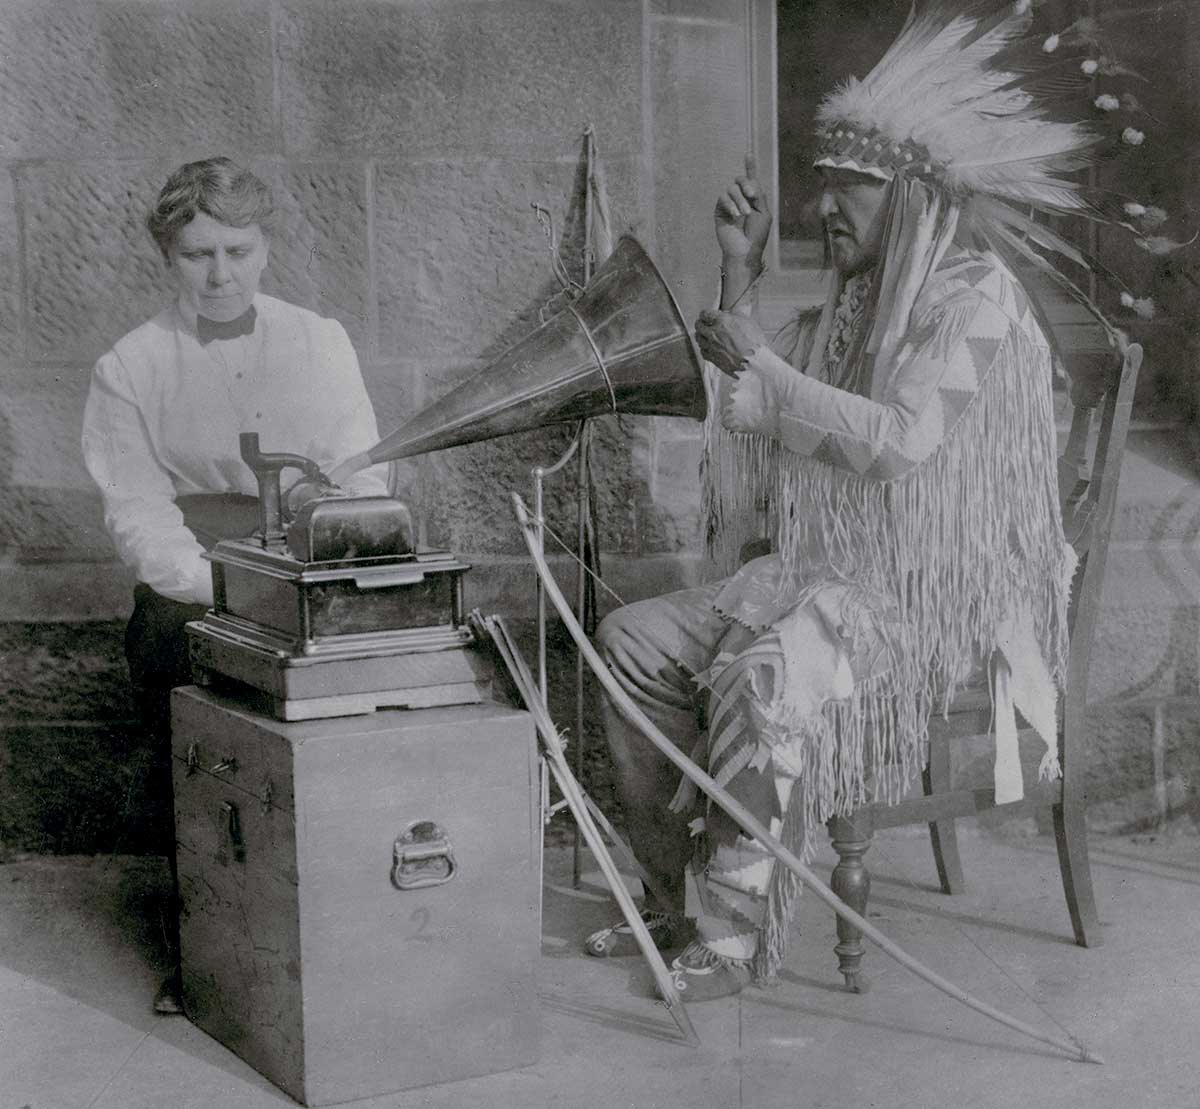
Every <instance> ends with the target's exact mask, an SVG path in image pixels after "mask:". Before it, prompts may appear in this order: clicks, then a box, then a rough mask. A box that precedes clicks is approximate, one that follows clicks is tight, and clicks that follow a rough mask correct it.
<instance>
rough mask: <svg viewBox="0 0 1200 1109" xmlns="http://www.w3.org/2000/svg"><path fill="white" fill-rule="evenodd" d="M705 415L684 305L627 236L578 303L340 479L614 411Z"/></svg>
mask: <svg viewBox="0 0 1200 1109" xmlns="http://www.w3.org/2000/svg"><path fill="white" fill-rule="evenodd" d="M705 411H706V401H705V393H704V377H703V370H702V362H701V359H700V352H699V351H698V350H697V349H696V344H695V341H694V340H693V339H692V336H691V332H690V331H689V330H688V328H687V325H686V324H685V323H684V320H683V316H682V314H681V313H680V311H679V305H678V304H676V303H675V298H674V297H673V296H672V295H671V290H670V289H669V288H668V287H667V284H666V282H665V281H664V280H663V278H662V275H661V274H660V273H659V272H658V270H657V269H656V268H655V266H654V263H653V262H651V261H650V258H649V256H648V255H647V254H646V252H645V251H644V250H643V249H642V247H641V245H640V244H639V243H638V241H637V240H636V239H634V238H632V237H631V236H628V235H626V236H623V237H622V238H621V240H620V241H619V243H618V244H617V248H616V249H615V250H614V251H613V253H612V254H611V255H610V256H609V257H608V258H607V259H606V260H605V262H604V263H603V264H602V265H601V266H600V267H599V268H598V269H597V270H596V273H595V274H594V276H593V277H592V279H591V281H589V282H588V284H587V288H585V289H584V290H583V292H582V293H581V294H580V295H579V297H578V298H577V299H576V300H574V301H572V302H571V303H570V304H569V305H567V307H566V308H564V309H563V310H562V311H561V312H559V313H558V314H557V315H556V316H554V318H553V319H550V320H548V321H547V322H546V323H544V324H542V326H541V327H539V328H538V329H537V330H536V331H534V332H533V333H532V334H530V335H528V336H526V338H524V339H523V340H521V342H519V343H517V345H516V346H513V347H510V348H509V349H508V350H507V351H506V352H505V353H504V354H502V355H501V356H500V357H499V358H497V359H496V361H494V362H493V363H492V364H491V365H490V366H488V367H487V369H485V370H483V371H482V372H481V373H479V374H477V375H476V376H475V377H473V378H472V379H471V380H470V381H468V382H466V383H465V384H463V385H461V386H459V388H458V389H456V390H455V391H453V392H452V393H450V394H448V395H447V396H445V397H443V398H442V399H441V400H439V401H437V402H436V403H435V404H433V405H431V406H430V407H429V408H426V409H425V410H424V411H423V412H421V413H420V414H418V415H417V416H415V417H414V418H413V419H412V420H410V421H409V422H408V423H407V424H405V425H404V426H403V427H401V428H399V429H398V430H396V431H393V432H392V433H391V434H390V435H388V436H386V437H385V438H383V439H381V440H380V441H379V442H378V443H377V444H376V445H375V446H374V447H372V448H371V449H370V450H369V451H367V452H366V453H365V454H361V455H356V456H355V457H354V458H351V459H348V460H347V461H346V462H344V463H342V465H341V466H339V467H338V468H337V469H336V470H334V471H333V474H332V478H333V480H334V481H339V480H343V479H344V478H346V477H348V476H349V475H350V474H352V473H354V472H355V471H357V470H360V469H362V468H364V467H365V466H369V465H373V464H374V463H377V462H390V461H391V460H393V459H397V458H408V457H410V456H412V455H415V454H424V453H425V452H427V451H436V450H442V449H444V448H445V447H456V446H459V445H461V444H463V443H475V442H478V441H480V440H482V439H493V438H495V437H496V436H499V435H509V434H511V433H512V432H515V431H529V430H532V429H533V428H538V427H543V426H545V425H546V424H554V423H562V422H570V421H575V420H582V419H586V418H587V417H589V416H600V415H604V414H605V413H609V412H626V413H629V414H631V415H639V414H640V415H650V416H691V417H692V418H693V419H697V420H702V419H704V415H705Z"/></svg>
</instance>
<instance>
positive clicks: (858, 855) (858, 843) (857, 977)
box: [829, 812, 874, 993]
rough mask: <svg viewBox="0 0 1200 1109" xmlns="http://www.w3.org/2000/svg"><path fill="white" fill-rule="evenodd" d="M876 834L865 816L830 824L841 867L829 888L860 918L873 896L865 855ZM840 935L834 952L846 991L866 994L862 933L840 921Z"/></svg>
mask: <svg viewBox="0 0 1200 1109" xmlns="http://www.w3.org/2000/svg"><path fill="white" fill-rule="evenodd" d="M873 831H874V828H873V825H872V821H871V818H870V816H869V815H868V814H867V813H866V812H859V813H855V814H854V815H853V816H851V817H841V816H835V817H834V818H833V819H832V820H831V821H830V822H829V836H830V839H831V840H832V841H833V849H834V850H835V851H836V852H837V854H838V864H837V866H835V867H834V868H833V877H832V878H831V880H830V883H829V884H830V887H831V888H832V889H833V892H834V893H836V894H837V895H838V897H840V898H841V899H842V900H843V901H845V902H846V904H847V905H849V906H850V908H852V909H854V910H855V912H857V913H858V914H859V915H860V916H866V915H867V897H868V896H869V894H870V892H871V876H870V874H868V873H867V868H866V867H865V866H864V865H863V855H865V854H866V853H867V848H868V847H870V846H871V835H872V833H873ZM837 935H838V942H837V945H836V946H835V947H834V949H833V950H834V953H835V954H836V955H837V957H838V970H839V971H840V972H841V974H842V977H843V978H845V980H846V989H848V990H849V991H850V992H851V993H866V992H867V989H868V987H869V983H868V982H867V980H866V978H865V977H864V976H863V973H862V969H861V964H862V958H863V954H864V953H865V951H866V948H865V947H864V945H863V938H862V932H861V931H860V930H859V929H857V928H855V927H854V926H853V925H852V924H848V923H847V922H846V921H844V920H843V919H842V918H841V917H838V919H837Z"/></svg>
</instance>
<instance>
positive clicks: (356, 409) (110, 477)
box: [83, 158, 387, 1013]
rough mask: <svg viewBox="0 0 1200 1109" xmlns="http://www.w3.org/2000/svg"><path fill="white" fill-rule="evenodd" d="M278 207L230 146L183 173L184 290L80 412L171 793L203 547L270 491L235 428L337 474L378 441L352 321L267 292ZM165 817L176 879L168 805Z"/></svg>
mask: <svg viewBox="0 0 1200 1109" xmlns="http://www.w3.org/2000/svg"><path fill="white" fill-rule="evenodd" d="M273 216H274V205H273V203H272V199H271V194H270V190H269V189H268V188H267V186H266V185H265V184H263V182H262V181H260V180H259V179H258V178H257V177H256V176H254V174H252V173H250V172H249V171H248V170H246V169H243V168H242V167H240V166H238V165H236V164H235V163H233V162H232V161H230V160H229V159H228V158H209V159H206V160H204V161H199V162H191V163H188V164H187V165H184V166H181V167H180V168H179V169H177V170H176V171H175V172H174V173H172V174H171V176H170V177H169V178H168V180H167V183H166V184H165V185H164V186H163V189H162V192H161V193H160V194H159V197H158V203H157V204H156V205H155V207H154V210H153V211H152V212H151V213H150V215H149V217H148V218H147V226H148V228H149V230H150V234H151V235H152V236H153V238H154V241H155V243H156V244H157V245H158V248H159V250H160V251H161V252H162V256H163V259H164V261H165V263H166V270H167V276H168V278H169V280H170V283H171V285H172V287H173V291H174V293H175V296H174V299H173V301H172V303H171V304H170V305H169V306H168V307H166V308H165V309H164V310H163V311H162V312H160V313H159V314H158V315H157V316H155V317H154V318H153V319H151V320H149V321H148V322H147V323H144V324H142V326H141V327H138V328H135V329H134V330H133V331H131V332H130V333H129V334H128V335H126V336H125V337H124V338H122V339H120V340H119V341H118V342H117V343H116V344H115V345H114V346H113V349H112V350H110V351H109V352H108V353H107V354H105V355H104V356H103V357H102V358H101V359H100V360H99V361H98V362H97V363H96V366H95V369H94V370H93V373H92V382H91V389H90V391H89V393H88V400H87V407H86V409H85V412H84V419H83V455H84V460H85V462H86V464H87V468H88V471H89V472H90V473H91V475H92V478H93V479H94V480H95V482H96V484H97V485H98V486H99V487H100V493H101V496H102V497H103V501H104V521H105V524H106V526H107V527H108V530H109V533H110V535H111V536H112V539H113V542H114V544H115V545H116V548H117V552H118V554H119V555H120V557H121V560H122V561H123V562H124V563H125V564H126V565H127V566H129V567H130V568H131V569H132V570H133V571H134V573H135V575H136V578H137V582H138V584H137V586H136V588H135V589H134V611H133V615H132V617H131V618H130V620H129V625H128V627H127V629H126V633H125V653H126V657H127V659H128V661H129V673H130V679H131V681H132V683H133V689H134V694H135V697H136V699H137V703H138V707H139V710H140V712H141V713H142V716H143V720H144V722H145V724H146V727H147V729H148V731H149V734H150V736H151V737H152V740H153V742H154V745H155V751H156V763H155V771H154V779H155V782H154V784H155V786H156V788H157V790H159V791H161V796H162V797H163V798H164V799H165V800H169V799H170V797H171V745H170V691H171V689H172V688H173V687H175V686H177V685H185V684H187V683H188V682H190V680H191V672H190V668H189V665H188V650H187V641H186V637H185V634H184V625H185V624H186V623H187V622H188V621H189V620H194V619H197V618H199V616H200V615H201V614H202V613H203V612H204V610H205V609H206V608H207V607H208V606H209V605H211V604H212V576H211V572H210V567H209V565H208V563H207V562H206V561H205V560H204V559H203V557H202V554H203V552H204V551H205V550H206V549H208V548H210V547H211V546H212V545H213V543H214V542H215V541H216V540H217V539H220V538H229V537H234V536H239V535H247V534H249V532H250V531H252V530H253V528H254V526H255V523H256V520H257V514H256V501H255V500H254V495H255V494H256V492H257V485H256V482H255V478H254V475H253V474H252V473H251V471H250V469H249V467H247V466H246V464H245V463H244V462H243V461H242V459H241V456H240V454H239V448H238V434H239V433H240V432H243V431H256V432H258V434H259V436H260V439H261V442H262V446H263V449H264V450H266V451H288V452H292V453H297V454H303V455H305V456H307V457H309V458H311V459H313V460H314V461H316V462H317V463H318V464H320V465H321V467H322V468H323V469H327V468H331V467H332V465H333V464H334V463H335V462H337V461H339V460H340V459H343V458H345V457H346V456H348V455H351V454H355V453H358V452H361V451H364V450H366V449H367V448H368V447H370V446H373V445H374V444H375V443H376V442H377V441H378V439H379V434H378V429H377V427H376V423H375V414H374V411H373V409H372V407H371V402H370V399H369V398H368V396H367V392H366V388H365V386H364V384H363V380H362V375H361V373H360V371H359V367H358V360H357V358H356V357H355V354H354V349H353V347H352V346H351V345H350V340H349V338H348V337H347V335H346V332H345V330H344V329H343V328H342V326H341V325H340V324H339V323H337V321H335V320H330V319H323V318H322V317H320V316H317V315H316V314H314V313H313V312H309V311H307V310H306V309H303V308H298V307H296V306H295V305H292V304H287V303H285V302H284V301H281V300H277V299H275V298H274V297H269V296H266V295H264V294H263V293H260V292H259V291H258V286H259V281H260V279H261V277H262V273H263V270H264V268H265V267H266V264H267V259H268V255H269V251H270V235H271V230H272V225H273ZM385 477H386V471H385V470H383V469H381V468H378V467H377V468H375V469H372V470H365V471H363V472H361V473H359V474H356V475H355V476H354V478H353V479H351V480H350V481H349V482H348V483H347V491H348V492H352V493H355V494H360V495H368V494H384V493H386V491H387V487H386V480H385ZM311 493H312V489H311V487H306V486H301V487H297V488H296V489H294V490H293V491H292V494H291V497H290V498H289V499H290V501H291V502H292V505H293V506H295V505H296V504H298V503H299V502H300V501H301V500H303V499H304V497H305V495H306V494H310V495H311ZM165 817H166V821H165V822H166V824H167V827H164V828H163V830H162V831H163V849H164V853H165V854H166V855H167V857H168V859H169V860H170V862H171V872H172V882H173V886H174V880H175V850H174V840H175V837H174V828H173V825H172V824H171V808H170V806H169V805H167V806H165ZM169 918H170V920H169V924H168V927H167V940H168V945H169V947H170V949H171V954H172V958H173V959H174V960H175V970H174V972H173V973H172V974H171V975H169V976H168V978H167V980H166V981H165V982H164V983H163V987H162V989H160V991H159V996H158V997H157V998H156V999H155V1009H156V1010H157V1011H158V1012H166V1013H177V1012H181V1011H182V1009H181V1005H180V1002H179V997H180V990H179V971H178V953H179V945H178V893H177V890H176V891H175V895H174V903H173V904H172V906H171V910H170V913H169Z"/></svg>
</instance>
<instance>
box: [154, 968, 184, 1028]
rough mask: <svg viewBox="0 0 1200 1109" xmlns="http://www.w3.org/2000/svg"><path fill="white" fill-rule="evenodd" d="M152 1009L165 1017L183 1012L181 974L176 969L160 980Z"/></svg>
mask: <svg viewBox="0 0 1200 1109" xmlns="http://www.w3.org/2000/svg"><path fill="white" fill-rule="evenodd" d="M154 1011H155V1012H156V1013H161V1014H162V1015H163V1016H167V1017H169V1016H176V1015H178V1014H180V1013H182V1012H183V975H182V974H180V972H179V970H178V969H176V970H173V971H171V973H170V974H168V975H167V976H166V978H164V979H163V980H162V985H161V986H159V987H158V993H156V994H155V995H154Z"/></svg>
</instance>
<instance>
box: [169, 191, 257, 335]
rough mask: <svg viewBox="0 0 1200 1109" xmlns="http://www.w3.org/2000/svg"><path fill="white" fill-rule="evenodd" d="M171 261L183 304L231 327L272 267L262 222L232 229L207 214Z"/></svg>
mask: <svg viewBox="0 0 1200 1109" xmlns="http://www.w3.org/2000/svg"><path fill="white" fill-rule="evenodd" d="M167 262H168V264H169V266H170V269H171V273H172V274H173V275H174V279H175V286H176V289H177V290H178V292H179V296H180V299H181V300H182V301H183V303H185V304H187V305H189V306H190V307H192V308H193V309H195V311H196V314H197V315H200V316H206V317H208V319H210V320H219V321H221V322H223V323H227V322H228V321H230V320H236V319H237V318H238V316H240V315H241V314H242V313H243V312H245V311H246V309H247V308H249V307H250V303H251V301H253V300H254V294H255V293H256V292H258V282H259V280H260V279H261V277H262V272H263V268H264V267H265V266H266V264H267V239H266V236H265V235H264V234H263V232H262V228H261V227H259V226H258V224H256V223H252V224H249V225H248V226H246V227H229V226H228V225H227V224H224V223H218V222H217V221H216V220H215V219H213V218H212V217H211V216H207V215H205V214H204V213H203V212H199V213H197V215H196V217H195V219H193V220H192V222H191V223H189V224H187V225H185V226H184V227H183V229H182V230H181V231H180V232H179V234H178V235H176V236H175V241H174V243H172V244H171V247H170V249H169V250H168V251H167Z"/></svg>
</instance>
